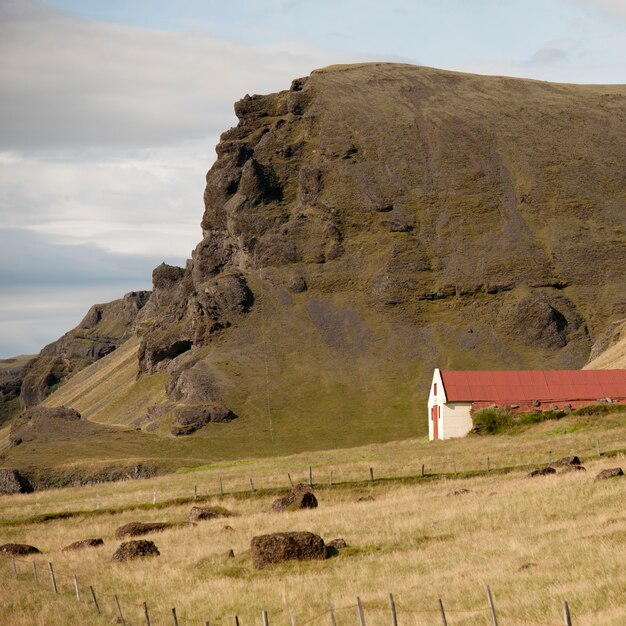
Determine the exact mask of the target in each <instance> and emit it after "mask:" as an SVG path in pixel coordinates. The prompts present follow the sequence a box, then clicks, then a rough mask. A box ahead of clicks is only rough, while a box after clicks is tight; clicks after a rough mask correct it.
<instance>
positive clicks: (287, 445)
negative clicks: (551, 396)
mask: <svg viewBox="0 0 626 626" xmlns="http://www.w3.org/2000/svg"><path fill="white" fill-rule="evenodd" d="M235 112H236V114H237V117H238V119H239V123H238V124H237V126H236V127H234V128H231V129H230V130H228V131H226V132H225V133H224V134H223V135H222V136H221V138H220V142H219V144H218V146H217V148H216V150H217V160H216V162H215V164H214V165H213V167H212V168H211V169H210V171H209V172H208V174H207V184H206V190H205V193H204V206H205V209H204V215H203V217H202V230H203V238H202V241H201V242H200V243H199V244H198V246H197V247H196V248H195V250H194V251H193V253H192V255H191V259H190V260H189V261H188V262H187V264H186V266H185V267H184V268H177V267H172V266H168V265H162V266H160V267H158V268H156V269H155V271H154V274H153V283H154V289H153V291H152V292H151V294H150V296H149V298H148V299H147V302H146V303H145V305H144V306H142V307H138V310H137V312H136V316H135V317H134V318H133V321H132V324H131V325H130V326H129V328H132V332H131V334H132V335H133V338H132V339H131V341H132V342H135V343H132V344H131V343H127V344H125V345H126V346H127V347H126V348H125V352H124V353H123V354H124V355H125V356H124V360H123V362H122V360H121V357H120V361H119V369H118V370H117V371H118V372H119V373H120V376H121V375H122V374H121V372H124V376H125V380H126V379H128V381H129V382H128V384H127V385H126V386H125V387H124V392H123V393H124V394H126V395H123V396H122V395H120V396H115V393H117V392H116V391H115V390H113V389H110V388H108V387H106V385H104V384H103V389H105V388H106V389H108V391H107V394H112V395H108V396H107V397H106V398H98V397H96V396H95V395H93V394H94V393H95V392H94V391H93V390H94V389H96V387H97V386H94V382H93V381H95V380H96V379H98V376H101V373H102V372H104V371H107V372H109V373H110V372H112V371H113V370H115V368H116V367H117V366H116V365H115V363H116V361H115V353H114V354H112V355H109V356H107V357H105V358H104V359H102V362H103V363H104V364H103V365H102V366H101V367H100V366H99V365H98V363H96V364H95V365H92V366H91V367H90V368H87V370H85V371H84V372H81V374H80V376H78V377H77V379H79V382H80V385H84V389H85V390H88V393H87V395H85V394H83V393H81V394H79V393H78V392H77V390H78V389H79V387H78V386H77V385H78V384H79V383H76V386H75V387H72V386H71V385H72V381H71V380H70V383H68V384H67V385H66V387H67V389H65V391H64V390H63V387H62V388H61V389H59V391H58V392H56V393H55V394H53V395H52V396H51V397H50V398H49V399H48V400H47V401H46V403H47V404H48V405H53V404H62V403H65V404H67V406H73V407H74V408H77V409H78V410H79V411H80V412H81V414H82V415H83V416H84V417H86V418H88V419H90V420H94V421H107V422H113V423H120V424H122V423H124V424H130V423H132V424H134V425H136V426H137V427H140V428H142V429H144V430H148V431H152V432H154V433H156V434H160V435H164V436H169V435H170V432H171V433H175V434H188V433H191V432H194V431H198V432H197V434H196V435H194V436H193V437H198V436H200V437H201V438H202V437H204V438H205V444H204V445H205V448H204V449H203V450H204V451H205V452H204V453H206V455H207V456H208V457H212V455H213V456H224V455H226V456H233V457H236V456H238V455H242V454H264V453H271V452H272V451H277V450H284V451H289V450H294V451H295V450H301V449H312V448H315V447H334V446H338V445H356V444H360V443H365V442H367V441H372V440H390V439H395V438H401V437H406V436H412V435H419V434H422V433H423V432H425V430H426V428H427V423H426V417H425V413H424V407H425V402H426V389H427V387H428V383H429V381H430V376H431V373H432V369H433V367H435V366H438V367H442V368H461V369H472V368H489V369H496V368H579V367H582V366H583V365H584V364H585V363H586V362H587V360H588V358H589V356H590V353H591V350H592V346H593V345H594V343H596V342H599V343H598V344H597V347H596V352H598V351H599V350H601V347H602V346H603V345H608V343H607V342H609V343H610V341H609V340H607V333H609V334H610V332H611V331H610V329H611V328H612V324H613V323H614V322H616V321H618V320H621V319H623V318H624V317H625V316H626V280H625V278H624V271H623V270H624V266H625V261H626V211H625V210H624V207H625V206H626V204H625V203H626V170H625V169H624V167H623V164H624V162H626V87H624V86H621V85H611V86H597V85H585V86H580V85H565V84H551V83H545V82H538V81H530V80H521V79H512V78H505V77H487V76H477V75H467V74H459V73H453V72H445V71H440V70H435V69H430V68H424V67H415V66H410V65H400V64H387V63H373V64H362V65H350V66H333V67H328V68H324V69H321V70H317V71H315V72H313V73H312V74H311V75H310V76H309V77H307V78H301V79H297V80H294V81H293V83H292V85H291V88H290V89H289V90H287V91H283V92H280V93H277V94H271V95H267V96H258V95H254V96H246V97H244V98H243V99H242V100H240V101H239V102H237V103H236V104H235ZM122 336H123V337H124V338H126V337H127V336H128V335H125V334H123V335H122ZM137 345H138V348H136V346H137ZM135 349H137V361H134V360H132V365H131V361H129V358H130V356H129V355H131V356H132V355H133V354H134V350H135ZM55 350H56V348H55ZM120 354H122V353H120ZM594 354H595V353H594ZM90 358H91V356H90ZM133 359H134V357H133ZM99 367H100V369H98V368H99ZM105 368H109V369H106V370H105ZM90 377H91V379H90ZM89 380H91V382H89ZM98 380H100V379H98ZM102 380H103V382H104V379H102ZM142 381H143V382H142ZM142 385H143V386H142ZM157 388H158V389H160V391H158V390H157ZM81 389H83V387H81ZM146 389H149V394H148V392H146V391H145V390H146ZM72 390H73V391H72ZM142 390H143V391H142ZM72 393H73V394H74V395H72ZM89 394H91V395H89ZM142 394H143V395H142ZM149 397H150V398H152V399H153V400H151V401H150V402H153V403H152V404H149V405H148V401H147V400H146V399H147V398H149ZM72 398H73V400H72V402H69V400H71V399H72ZM87 398H89V400H87ZM129 398H133V401H132V402H131V401H130V400H129ZM142 398H143V399H142ZM225 422H231V423H225ZM193 437H192V438H193Z"/></svg>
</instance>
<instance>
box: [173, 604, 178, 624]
mask: <svg viewBox="0 0 626 626" xmlns="http://www.w3.org/2000/svg"><path fill="white" fill-rule="evenodd" d="M172 620H173V621H174V626H178V618H177V617H176V609H175V608H172Z"/></svg>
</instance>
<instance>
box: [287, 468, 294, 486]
mask: <svg viewBox="0 0 626 626" xmlns="http://www.w3.org/2000/svg"><path fill="white" fill-rule="evenodd" d="M287 478H288V479H289V484H290V485H291V487H292V489H293V480H291V474H290V473H289V472H287Z"/></svg>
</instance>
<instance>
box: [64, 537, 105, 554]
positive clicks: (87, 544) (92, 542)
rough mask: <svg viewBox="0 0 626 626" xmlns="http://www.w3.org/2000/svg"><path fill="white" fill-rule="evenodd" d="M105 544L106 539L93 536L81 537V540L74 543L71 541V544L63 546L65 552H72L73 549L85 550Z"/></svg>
mask: <svg viewBox="0 0 626 626" xmlns="http://www.w3.org/2000/svg"><path fill="white" fill-rule="evenodd" d="M103 545H104V541H103V540H102V539H100V537H96V538H92V539H81V540H80V541H75V542H74V543H70V545H69V546H65V548H63V552H72V551H73V550H83V549H84V548H98V547H100V546H103Z"/></svg>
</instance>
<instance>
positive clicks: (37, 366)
mask: <svg viewBox="0 0 626 626" xmlns="http://www.w3.org/2000/svg"><path fill="white" fill-rule="evenodd" d="M149 295H150V292H149V291H133V292H130V293H127V294H126V295H125V296H124V297H123V298H120V299H119V300H114V301H113V302H108V303H106V304H94V305H93V306H92V307H91V309H89V312H88V313H87V315H86V316H85V317H84V318H83V320H82V321H81V322H80V324H79V325H78V326H77V327H76V328H74V329H73V330H70V331H69V332H67V333H66V334H65V335H63V337H61V338H60V339H57V341H54V342H53V343H51V344H49V345H47V346H46V347H45V348H43V350H42V351H41V352H40V353H39V356H37V357H36V358H34V359H33V360H32V361H30V362H29V363H28V364H27V365H26V366H25V367H24V369H23V370H22V372H21V374H20V380H19V387H18V393H19V396H20V404H21V407H22V409H27V408H29V407H32V406H35V405H37V404H39V403H40V402H41V401H42V400H43V399H44V398H45V397H46V396H47V395H48V394H49V393H50V391H51V390H52V389H54V388H55V387H56V386H57V385H59V384H60V383H61V382H63V381H64V380H66V379H67V378H69V377H70V376H72V375H73V374H75V373H76V372H79V371H80V370H81V369H83V368H84V367H86V366H87V365H89V364H91V363H93V362H95V361H97V360H98V359H101V358H102V357H104V356H106V355H107V354H109V353H111V352H113V350H115V349H116V348H117V347H118V346H119V345H121V344H122V343H123V342H124V341H126V340H127V339H128V338H129V337H130V336H131V335H132V334H133V332H134V324H135V318H136V317H137V314H138V313H139V311H140V310H141V309H142V308H143V306H144V304H145V303H146V302H147V301H148V297H149Z"/></svg>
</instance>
